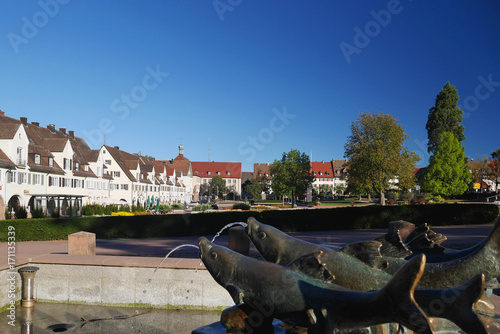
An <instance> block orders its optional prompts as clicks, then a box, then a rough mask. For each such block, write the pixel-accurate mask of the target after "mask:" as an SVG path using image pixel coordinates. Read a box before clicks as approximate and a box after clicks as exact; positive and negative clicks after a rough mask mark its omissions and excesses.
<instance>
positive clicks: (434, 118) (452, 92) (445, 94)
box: [425, 82, 465, 153]
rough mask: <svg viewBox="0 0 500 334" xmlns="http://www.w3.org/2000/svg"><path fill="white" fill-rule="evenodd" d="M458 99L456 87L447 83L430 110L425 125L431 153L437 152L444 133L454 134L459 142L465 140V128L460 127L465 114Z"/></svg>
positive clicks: (428, 148)
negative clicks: (437, 146) (438, 142)
mask: <svg viewBox="0 0 500 334" xmlns="http://www.w3.org/2000/svg"><path fill="white" fill-rule="evenodd" d="M458 99H459V97H458V92H457V90H456V88H455V86H453V85H450V82H447V83H446V84H445V85H444V87H443V88H442V89H441V91H440V92H439V94H438V95H437V96H436V102H435V104H434V107H432V108H430V109H429V116H428V118H427V124H426V125H425V128H426V129H427V137H428V139H429V142H428V144H427V146H428V147H427V150H428V152H429V153H433V152H435V150H436V145H437V141H438V138H439V135H440V134H441V133H443V132H451V133H453V135H454V136H455V138H456V139H457V140H458V141H459V142H462V141H463V140H464V139H465V135H464V127H463V126H462V125H460V122H462V120H463V113H464V112H463V110H462V109H460V108H459V107H458Z"/></svg>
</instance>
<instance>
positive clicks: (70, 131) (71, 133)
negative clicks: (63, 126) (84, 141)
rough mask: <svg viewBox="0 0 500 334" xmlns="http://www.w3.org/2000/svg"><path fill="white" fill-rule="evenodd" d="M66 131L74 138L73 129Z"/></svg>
mask: <svg viewBox="0 0 500 334" xmlns="http://www.w3.org/2000/svg"><path fill="white" fill-rule="evenodd" d="M68 133H69V135H70V137H71V138H75V131H73V130H69V131H68Z"/></svg>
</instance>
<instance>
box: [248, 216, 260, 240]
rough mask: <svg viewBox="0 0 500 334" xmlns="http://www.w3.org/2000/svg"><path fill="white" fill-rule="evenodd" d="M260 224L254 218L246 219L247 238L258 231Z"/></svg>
mask: <svg viewBox="0 0 500 334" xmlns="http://www.w3.org/2000/svg"><path fill="white" fill-rule="evenodd" d="M259 226H260V223H259V222H258V221H257V219H255V218H254V217H250V218H248V219H247V226H246V227H245V229H246V232H247V234H248V236H250V237H251V236H252V235H253V234H254V233H255V232H257V231H258V230H259Z"/></svg>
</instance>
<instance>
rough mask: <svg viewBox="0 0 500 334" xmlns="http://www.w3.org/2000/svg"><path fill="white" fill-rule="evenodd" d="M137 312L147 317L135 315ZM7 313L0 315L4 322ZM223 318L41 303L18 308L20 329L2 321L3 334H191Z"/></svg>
mask: <svg viewBox="0 0 500 334" xmlns="http://www.w3.org/2000/svg"><path fill="white" fill-rule="evenodd" d="M136 311H137V312H139V313H143V314H140V315H137V316H133V315H134V314H136ZM148 311H149V312H148ZM144 312H146V313H144ZM5 314H6V312H3V313H2V314H0V316H1V317H2V319H3V318H5ZM219 316H220V312H218V311H195V310H165V309H152V310H149V309H145V308H140V309H136V308H130V307H128V308H127V307H114V306H97V305H75V304H62V303H40V302H38V301H37V303H36V305H35V307H34V308H30V309H26V308H23V307H21V306H20V305H18V306H17V307H16V323H17V324H16V327H12V326H10V325H8V324H7V322H6V321H2V322H0V333H62V332H67V333H191V331H192V330H193V329H195V328H197V327H200V326H202V325H204V324H207V323H212V322H215V321H217V320H218V319H219ZM82 318H83V319H85V320H86V321H84V320H82ZM113 318H114V319H113ZM96 319H109V320H96ZM21 330H22V331H21Z"/></svg>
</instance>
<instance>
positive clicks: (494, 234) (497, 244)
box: [483, 217, 500, 253]
mask: <svg viewBox="0 0 500 334" xmlns="http://www.w3.org/2000/svg"><path fill="white" fill-rule="evenodd" d="M483 248H489V249H490V250H492V251H494V252H496V253H498V252H500V217H498V219H497V221H496V222H495V225H494V226H493V229H492V230H491V233H490V235H489V236H488V239H487V240H486V242H485V244H484V246H483Z"/></svg>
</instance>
